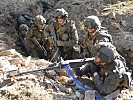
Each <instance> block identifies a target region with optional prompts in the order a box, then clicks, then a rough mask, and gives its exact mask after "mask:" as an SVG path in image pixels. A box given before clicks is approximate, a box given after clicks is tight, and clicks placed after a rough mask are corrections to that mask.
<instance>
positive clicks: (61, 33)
mask: <svg viewBox="0 0 133 100" xmlns="http://www.w3.org/2000/svg"><path fill="white" fill-rule="evenodd" d="M53 26H54V30H55V34H56V40H59V41H62V42H63V44H64V46H63V47H72V46H74V45H75V44H76V43H77V42H78V40H79V38H78V34H77V29H76V27H75V22H74V21H68V20H67V21H66V23H65V25H63V26H61V25H59V24H57V23H56V22H54V23H53ZM46 34H47V35H48V36H51V37H53V36H54V35H53V33H52V29H51V28H50V25H49V27H48V28H47V29H46Z"/></svg>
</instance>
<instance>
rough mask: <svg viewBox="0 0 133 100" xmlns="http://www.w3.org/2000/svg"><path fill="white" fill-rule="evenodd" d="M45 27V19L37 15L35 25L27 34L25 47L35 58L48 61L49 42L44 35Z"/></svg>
mask: <svg viewBox="0 0 133 100" xmlns="http://www.w3.org/2000/svg"><path fill="white" fill-rule="evenodd" d="M45 27H46V20H45V18H44V17H43V16H41V15H37V16H36V17H35V19H34V25H33V26H32V27H31V28H30V29H29V31H28V32H27V35H26V38H25V45H26V47H27V49H28V50H29V51H30V52H31V56H33V57H38V58H45V59H46V56H47V54H46V53H47V51H46V44H47V42H48V41H47V40H46V37H45V34H44V29H45Z"/></svg>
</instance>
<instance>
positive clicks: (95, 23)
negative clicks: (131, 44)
mask: <svg viewBox="0 0 133 100" xmlns="http://www.w3.org/2000/svg"><path fill="white" fill-rule="evenodd" d="M81 34H82V36H81V38H80V43H81V44H82V47H83V52H82V53H83V55H84V57H91V56H92V55H91V52H90V50H91V48H92V47H93V46H94V45H95V44H97V43H99V42H112V36H111V35H110V34H108V31H107V29H106V28H105V27H101V22H100V20H99V18H98V17H97V16H94V15H92V16H88V17H86V18H85V19H84V20H83V23H82V29H81Z"/></svg>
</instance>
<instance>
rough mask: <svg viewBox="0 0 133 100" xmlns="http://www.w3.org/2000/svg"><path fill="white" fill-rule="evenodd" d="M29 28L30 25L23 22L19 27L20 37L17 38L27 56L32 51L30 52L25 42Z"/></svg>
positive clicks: (18, 44)
mask: <svg viewBox="0 0 133 100" xmlns="http://www.w3.org/2000/svg"><path fill="white" fill-rule="evenodd" d="M28 30H29V27H28V26H27V25H26V24H21V25H20V27H19V34H18V38H17V40H16V45H17V46H18V47H20V48H21V50H22V51H23V54H24V55H25V56H27V55H30V53H29V52H28V50H27V49H26V47H25V44H24V38H25V36H26V34H27V32H28Z"/></svg>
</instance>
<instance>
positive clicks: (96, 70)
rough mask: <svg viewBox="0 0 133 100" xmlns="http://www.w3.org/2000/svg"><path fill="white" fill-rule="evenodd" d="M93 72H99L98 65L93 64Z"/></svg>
mask: <svg viewBox="0 0 133 100" xmlns="http://www.w3.org/2000/svg"><path fill="white" fill-rule="evenodd" d="M91 71H92V74H93V73H95V72H99V67H98V66H97V65H96V64H93V66H91Z"/></svg>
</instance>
